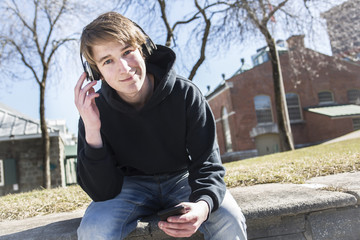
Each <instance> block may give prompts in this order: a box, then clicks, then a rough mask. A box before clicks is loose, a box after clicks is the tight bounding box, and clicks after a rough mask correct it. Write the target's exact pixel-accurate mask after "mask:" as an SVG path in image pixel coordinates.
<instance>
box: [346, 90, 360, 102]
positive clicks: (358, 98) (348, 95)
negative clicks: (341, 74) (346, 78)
mask: <svg viewBox="0 0 360 240" xmlns="http://www.w3.org/2000/svg"><path fill="white" fill-rule="evenodd" d="M350 92H353V94H350ZM346 93H347V97H348V102H349V103H352V104H360V94H359V93H360V90H359V89H349V90H347V92H346ZM354 93H355V94H354ZM350 95H355V96H356V95H357V97H356V99H350Z"/></svg>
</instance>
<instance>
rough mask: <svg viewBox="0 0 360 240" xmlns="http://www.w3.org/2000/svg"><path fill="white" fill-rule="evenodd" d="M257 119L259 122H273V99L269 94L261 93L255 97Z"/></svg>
mask: <svg viewBox="0 0 360 240" xmlns="http://www.w3.org/2000/svg"><path fill="white" fill-rule="evenodd" d="M254 103H255V112H256V119H257V122H258V124H262V123H272V122H273V117H272V112H271V101H270V97H269V96H265V95H259V96H256V97H255V98H254Z"/></svg>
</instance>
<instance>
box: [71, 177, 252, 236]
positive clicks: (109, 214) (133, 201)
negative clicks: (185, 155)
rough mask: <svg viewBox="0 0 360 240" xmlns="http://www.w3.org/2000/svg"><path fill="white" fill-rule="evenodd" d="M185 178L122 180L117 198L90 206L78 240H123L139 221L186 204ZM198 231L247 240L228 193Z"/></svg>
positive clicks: (232, 199) (83, 219) (238, 211)
mask: <svg viewBox="0 0 360 240" xmlns="http://www.w3.org/2000/svg"><path fill="white" fill-rule="evenodd" d="M188 175H189V174H188V173H187V172H182V173H181V174H179V173H177V174H162V175H155V176H130V177H125V179H124V184H123V187H122V190H121V193H120V194H119V195H118V196H116V197H115V198H114V199H110V200H107V201H103V202H92V203H91V204H90V205H89V207H88V209H87V210H86V212H85V214H84V217H83V218H82V221H81V224H80V226H79V228H78V239H79V240H83V239H86V240H88V239H104V240H105V239H106V240H109V239H124V238H125V237H126V236H127V235H128V234H129V233H130V232H132V231H133V230H134V229H135V228H136V226H137V222H138V221H139V220H140V219H141V218H143V217H146V216H150V215H153V214H155V213H156V212H158V211H159V210H160V209H165V208H169V207H173V206H175V205H177V204H179V203H180V202H188V201H189V199H188V198H189V195H190V192H191V189H190V186H189V184H188ZM199 231H200V232H202V233H203V234H204V237H205V239H206V240H209V239H212V240H222V239H238V240H246V239H247V237H246V224H245V217H244V215H243V214H242V212H241V209H240V208H239V206H238V205H237V203H236V201H235V200H234V198H233V197H232V195H231V194H230V192H229V191H226V195H225V198H224V201H223V203H222V204H221V206H220V207H219V208H218V209H217V210H216V211H214V212H212V213H211V214H210V217H209V219H208V220H207V221H206V222H204V223H203V224H202V225H201V226H200V228H199Z"/></svg>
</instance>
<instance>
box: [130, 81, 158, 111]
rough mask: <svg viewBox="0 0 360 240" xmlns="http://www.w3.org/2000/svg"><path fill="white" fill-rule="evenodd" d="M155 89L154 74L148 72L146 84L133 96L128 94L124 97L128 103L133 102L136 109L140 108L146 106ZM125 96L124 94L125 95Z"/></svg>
mask: <svg viewBox="0 0 360 240" xmlns="http://www.w3.org/2000/svg"><path fill="white" fill-rule="evenodd" d="M153 91H154V76H153V75H151V74H146V76H145V80H144V84H143V86H142V88H141V90H140V91H139V92H137V93H136V94H135V95H133V96H127V97H125V98H126V99H124V100H125V101H126V102H127V103H129V104H131V105H132V106H133V107H134V108H135V109H137V110H139V109H141V108H143V107H144V106H145V104H146V103H147V102H148V101H149V99H150V98H151V96H152V93H153ZM123 97H124V96H123Z"/></svg>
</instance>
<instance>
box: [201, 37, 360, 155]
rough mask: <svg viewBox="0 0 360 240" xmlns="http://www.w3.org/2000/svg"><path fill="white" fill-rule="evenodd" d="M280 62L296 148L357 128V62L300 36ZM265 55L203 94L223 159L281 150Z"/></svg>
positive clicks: (359, 110) (291, 40) (359, 120)
mask: <svg viewBox="0 0 360 240" xmlns="http://www.w3.org/2000/svg"><path fill="white" fill-rule="evenodd" d="M285 47H286V48H287V50H286V51H285V50H284V47H282V51H281V53H280V54H279V55H280V63H281V69H282V75H283V81H284V88H285V93H286V101H287V108H288V113H289V118H290V124H291V129H292V135H293V139H294V143H295V147H296V148H300V147H304V146H310V145H314V144H318V143H321V142H324V141H327V140H330V139H333V138H336V137H339V136H341V135H344V134H347V133H349V132H352V131H354V130H358V129H360V106H359V104H360V66H359V65H358V64H356V63H354V62H350V61H344V60H341V59H338V58H334V57H331V56H328V55H324V54H321V53H318V52H316V51H313V50H311V49H308V48H306V47H305V46H304V36H303V35H301V36H293V37H291V38H289V39H288V40H287V46H285ZM262 51H263V52H258V53H257V54H256V56H261V59H264V61H259V59H257V57H256V56H255V57H253V60H254V59H257V65H256V66H254V67H253V68H252V69H249V70H244V71H238V72H240V73H239V74H237V75H235V76H233V77H231V78H230V79H227V80H224V81H223V82H222V83H221V84H220V85H219V86H218V87H217V88H216V89H214V90H213V91H212V92H210V93H209V94H207V95H206V98H207V100H208V102H209V104H210V107H211V108H212V110H213V113H214V116H215V119H216V126H217V138H218V142H219V147H220V152H221V154H222V158H223V161H231V160H238V159H244V158H248V157H254V156H259V155H265V154H270V153H275V152H279V151H280V150H281V149H280V144H279V143H280V142H279V129H278V125H277V119H276V113H275V111H276V106H275V96H274V89H273V78H272V68H271V64H270V62H269V61H267V60H266V57H264V56H265V55H266V48H263V49H262Z"/></svg>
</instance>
